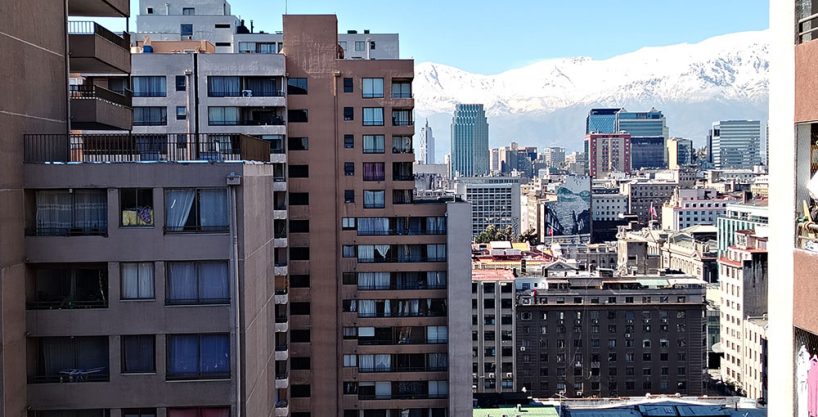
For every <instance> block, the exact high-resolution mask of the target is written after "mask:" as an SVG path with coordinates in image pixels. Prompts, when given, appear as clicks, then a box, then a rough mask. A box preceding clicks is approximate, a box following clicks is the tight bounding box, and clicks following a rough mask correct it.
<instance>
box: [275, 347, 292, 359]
mask: <svg viewBox="0 0 818 417" xmlns="http://www.w3.org/2000/svg"><path fill="white" fill-rule="evenodd" d="M289 357H290V351H289V349H288V348H287V345H286V344H283V345H276V351H275V360H277V361H286V360H287V359H288V358H289Z"/></svg>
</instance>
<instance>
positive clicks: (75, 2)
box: [68, 0, 131, 17]
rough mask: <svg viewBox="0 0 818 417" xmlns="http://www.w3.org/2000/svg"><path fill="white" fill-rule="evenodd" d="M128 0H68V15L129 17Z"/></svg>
mask: <svg viewBox="0 0 818 417" xmlns="http://www.w3.org/2000/svg"><path fill="white" fill-rule="evenodd" d="M130 9H131V8H130V1H129V0H69V1H68V15H69V16H93V17H129V16H130V15H131V13H130Z"/></svg>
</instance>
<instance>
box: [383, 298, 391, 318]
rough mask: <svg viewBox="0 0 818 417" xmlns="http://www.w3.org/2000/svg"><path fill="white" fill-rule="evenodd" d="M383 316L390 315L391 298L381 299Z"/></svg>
mask: <svg viewBox="0 0 818 417" xmlns="http://www.w3.org/2000/svg"><path fill="white" fill-rule="evenodd" d="M383 316H384V317H392V300H383Z"/></svg>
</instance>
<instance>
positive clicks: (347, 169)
mask: <svg viewBox="0 0 818 417" xmlns="http://www.w3.org/2000/svg"><path fill="white" fill-rule="evenodd" d="M353 175H355V163H354V162H344V176H347V177H351V176H353Z"/></svg>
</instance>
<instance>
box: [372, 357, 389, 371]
mask: <svg viewBox="0 0 818 417" xmlns="http://www.w3.org/2000/svg"><path fill="white" fill-rule="evenodd" d="M391 365H392V356H391V355H375V369H376V370H378V371H388V370H389V369H390V368H391Z"/></svg>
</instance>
